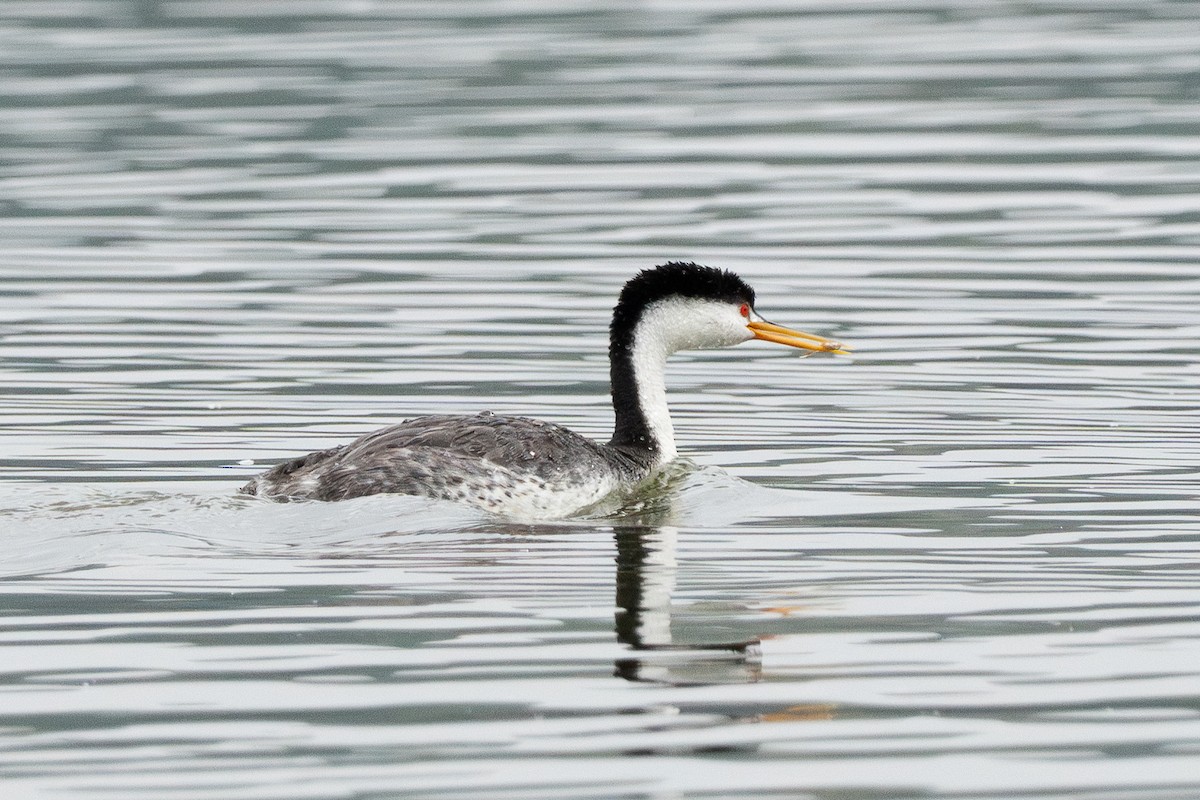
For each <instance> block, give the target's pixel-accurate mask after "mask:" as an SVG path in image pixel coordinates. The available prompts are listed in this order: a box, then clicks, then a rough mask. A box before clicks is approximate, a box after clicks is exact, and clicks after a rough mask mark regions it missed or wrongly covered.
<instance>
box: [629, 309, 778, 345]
mask: <svg viewBox="0 0 1200 800" xmlns="http://www.w3.org/2000/svg"><path fill="white" fill-rule="evenodd" d="M756 318H757V315H755V313H754V310H753V309H751V308H750V307H749V306H747V305H745V304H742V303H727V302H718V301H715V300H700V299H697V298H690V297H670V298H667V299H666V300H660V301H658V302H657V303H653V304H652V305H650V306H649V307H648V308H646V310H645V311H643V312H642V318H641V320H639V321H638V328H639V329H640V330H639V338H641V337H642V336H644V337H646V338H647V339H649V338H651V337H653V338H654V339H656V340H657V342H656V343H657V344H658V345H659V347H661V348H662V352H663V353H664V354H670V353H674V352H676V351H678V350H703V349H706V348H710V347H732V346H733V345H735V344H741V343H742V342H745V341H748V340H750V339H753V338H754V334H753V333H752V332H751V330H750V329H749V328H747V327H746V323H748V322H750V320H752V319H756Z"/></svg>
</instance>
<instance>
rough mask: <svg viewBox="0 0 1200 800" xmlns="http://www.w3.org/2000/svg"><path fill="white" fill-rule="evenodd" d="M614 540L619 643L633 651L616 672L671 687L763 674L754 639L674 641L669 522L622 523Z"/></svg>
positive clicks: (741, 679)
mask: <svg viewBox="0 0 1200 800" xmlns="http://www.w3.org/2000/svg"><path fill="white" fill-rule="evenodd" d="M613 531H614V535H615V537H616V540H617V581H616V583H617V611H616V633H617V641H618V642H620V643H622V644H624V645H627V646H628V647H629V648H630V650H631V651H632V654H631V655H630V656H629V657H628V658H621V659H618V660H617V662H616V671H615V674H616V675H617V676H619V677H621V678H624V679H626V680H629V681H649V682H654V683H667V684H672V685H695V684H712V683H752V682H754V681H757V680H758V679H759V677H760V674H761V652H760V648H759V640H758V639H749V640H744V641H737V642H719V641H695V642H678V641H676V640H675V637H674V636H673V635H672V631H671V594H672V592H673V591H674V589H675V575H676V571H677V563H676V546H675V545H676V538H677V535H678V529H676V528H675V527H673V526H670V525H663V526H648V525H622V526H617V527H615V528H614V529H613Z"/></svg>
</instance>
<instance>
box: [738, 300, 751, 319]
mask: <svg viewBox="0 0 1200 800" xmlns="http://www.w3.org/2000/svg"><path fill="white" fill-rule="evenodd" d="M738 312H739V313H740V314H741V315H742V316H743V317H745V318H746V319H750V304H749V303H742V305H741V307H740V308H738Z"/></svg>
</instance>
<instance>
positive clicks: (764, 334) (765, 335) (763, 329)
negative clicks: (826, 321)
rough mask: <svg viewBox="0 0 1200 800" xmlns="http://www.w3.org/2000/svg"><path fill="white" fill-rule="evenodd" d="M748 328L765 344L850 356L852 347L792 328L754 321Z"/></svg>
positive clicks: (763, 321) (747, 325)
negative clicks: (772, 343) (770, 343)
mask: <svg viewBox="0 0 1200 800" xmlns="http://www.w3.org/2000/svg"><path fill="white" fill-rule="evenodd" d="M746 327H747V328H749V329H750V333H752V334H754V338H755V339H762V340H763V341H764V342H774V343H775V344H786V345H787V346H788V347H799V348H801V349H802V350H812V351H813V352H815V353H834V354H835V355H840V356H846V355H850V347H849V346H847V345H844V344H842V343H841V342H835V341H834V340H833V339H826V338H825V337H824V336H816V335H814V334H811V333H802V332H800V331H794V330H792V329H791V328H785V327H783V326H782V325H775V324H773V323H770V322H767V321H766V320H761V319H758V320H753V321H751V322H748V323H746Z"/></svg>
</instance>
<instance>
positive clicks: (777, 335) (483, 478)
mask: <svg viewBox="0 0 1200 800" xmlns="http://www.w3.org/2000/svg"><path fill="white" fill-rule="evenodd" d="M753 305H754V291H753V290H752V289H750V287H749V286H747V285H746V284H745V283H744V282H743V281H742V280H741V279H740V278H738V277H737V276H736V275H734V274H733V273H731V272H724V271H721V270H717V269H712V268H710V267H701V266H697V265H695V264H680V263H670V264H665V265H663V266H661V267H657V268H655V269H653V270H647V271H644V272H642V273H641V274H639V275H638V276H637V277H635V278H633V279H632V280H630V281H629V282H628V283H627V284H626V285H625V288H624V289H623V290H622V292H621V297H620V300H619V301H618V303H617V306H616V308H615V309H614V310H613V321H612V326H611V329H610V345H609V359H610V364H611V377H612V399H613V408H614V411H615V413H616V426H615V430H614V433H613V437H612V439H611V440H610V441H609V442H608V443H606V444H602V443H600V442H596V441H594V440H592V439H588V438H586V437H584V436H580V435H579V434H577V433H574V432H572V431H570V430H568V429H567V428H564V427H561V426H559V425H554V424H551V423H548V422H542V421H541V420H534V419H528V418H525V417H506V416H497V415H495V414H492V413H490V412H484V413H481V414H476V415H474V416H428V417H417V418H415V419H410V420H407V421H405V422H402V423H400V424H399V425H393V426H391V427H388V428H383V429H381V430H378V431H374V432H373V433H368V434H366V435H365V436H362V437H360V438H359V439H356V440H354V441H353V442H350V443H349V444H345V445H341V446H339V447H334V448H331V449H329V450H322V451H319V452H316V453H310V454H309V455H306V456H302V457H300V458H297V459H294V460H292V461H288V462H285V463H283V464H280V465H279V466H277V467H274V468H273V469H270V470H268V471H267V472H264V473H263V474H262V475H259V476H258V477H257V478H255V479H253V480H252V481H250V482H249V483H248V484H246V485H245V486H244V487H242V489H241V491H242V492H243V493H245V494H251V495H258V496H262V497H270V498H273V499H281V500H284V499H302V498H303V499H312V500H344V499H348V498H351V497H360V496H363V495H370V494H380V493H393V494H408V495H420V496H426V497H435V498H441V499H447V500H456V501H461V502H466V503H470V504H472V505H475V506H478V507H481V508H483V509H486V510H488V511H491V512H494V513H498V514H502V515H505V516H510V517H518V518H555V517H564V516H568V515H570V514H572V513H576V512H578V511H581V510H583V509H586V508H587V507H589V506H592V505H594V504H595V503H597V502H599V501H600V500H602V499H603V498H605V497H607V496H608V495H610V494H611V493H613V492H615V491H618V490H622V489H629V488H631V487H634V486H636V485H637V484H639V483H640V482H641V481H643V480H645V479H647V478H649V477H650V476H652V475H653V474H654V473H655V472H656V471H657V470H658V469H659V468H660V467H662V466H663V465H664V464H666V463H667V462H669V461H671V460H672V459H673V458H674V457H675V455H676V449H675V440H674V432H673V430H672V427H671V420H670V416H669V413H668V410H667V403H666V387H665V383H664V377H663V373H664V369H665V362H666V358H667V356H668V355H670V354H671V353H673V352H676V351H678V350H682V349H692V348H700V347H723V346H729V345H732V344H737V343H739V342H742V341H746V340H748V339H751V338H761V339H766V340H768V341H774V342H778V343H781V344H787V345H791V346H794V347H802V348H805V349H808V350H815V351H826V352H844V351H843V350H841V349H840V348H841V345H840V344H838V343H837V342H831V341H829V340H826V339H822V338H821V337H815V336H811V335H810V334H801V333H798V332H796V331H789V330H788V329H786V328H781V327H779V326H776V325H772V324H770V323H767V322H765V321H763V320H762V319H761V318H760V317H758V316H757V314H756V313H755V312H754V310H753Z"/></svg>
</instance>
